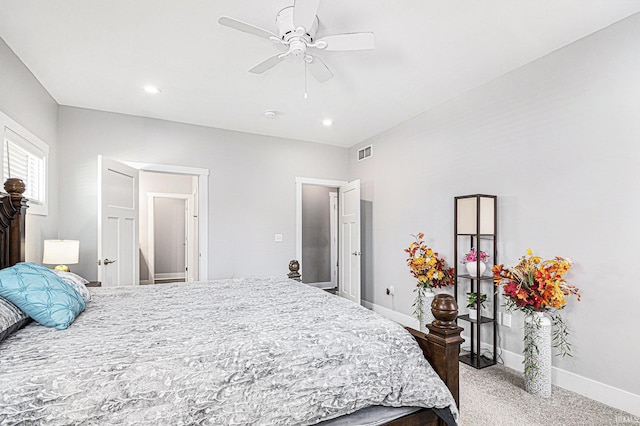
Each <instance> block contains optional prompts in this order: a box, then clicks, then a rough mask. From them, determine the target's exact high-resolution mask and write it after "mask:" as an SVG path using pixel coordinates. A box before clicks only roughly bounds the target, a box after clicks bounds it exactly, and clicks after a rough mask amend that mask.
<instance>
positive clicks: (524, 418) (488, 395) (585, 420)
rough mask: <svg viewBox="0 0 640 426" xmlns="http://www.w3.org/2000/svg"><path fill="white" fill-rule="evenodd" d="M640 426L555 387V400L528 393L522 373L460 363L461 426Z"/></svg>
mask: <svg viewBox="0 0 640 426" xmlns="http://www.w3.org/2000/svg"><path fill="white" fill-rule="evenodd" d="M501 425H505V426H529V425H531V426H546V425H553V426H574V425H575V426H587V425H594V426H595V425H598V426H602V425H616V426H617V425H628V426H640V417H636V416H633V415H631V414H629V413H626V412H624V411H621V410H618V409H615V408H613V407H610V406H608V405H605V404H602V403H600V402H597V401H594V400H592V399H589V398H586V397H584V396H582V395H578V394H577V393H574V392H571V391H568V390H566V389H562V388H559V387H557V386H554V387H553V393H552V395H551V398H540V397H536V396H533V395H530V394H528V393H527V392H525V390H524V382H523V378H522V375H521V373H518V372H517V371H515V370H512V369H510V368H506V367H504V366H502V365H495V366H492V367H487V368H484V369H482V370H476V369H475V368H473V367H470V366H468V365H466V364H462V363H460V426H501Z"/></svg>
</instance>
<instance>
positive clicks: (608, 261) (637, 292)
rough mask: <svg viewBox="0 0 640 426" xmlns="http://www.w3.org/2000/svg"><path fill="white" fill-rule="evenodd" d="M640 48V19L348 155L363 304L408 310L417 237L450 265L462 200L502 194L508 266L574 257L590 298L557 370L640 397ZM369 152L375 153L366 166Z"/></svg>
mask: <svg viewBox="0 0 640 426" xmlns="http://www.w3.org/2000/svg"><path fill="white" fill-rule="evenodd" d="M638 40H640V14H637V15H635V16H632V17H630V18H628V19H626V20H624V21H622V22H620V23H617V24H615V25H613V26H611V27H609V28H606V29H604V30H602V31H600V32H598V33H596V34H594V35H592V36H589V37H587V38H585V39H583V40H580V41H578V42H576V43H574V44H572V45H569V46H567V47H565V48H563V49H561V50H559V51H556V52H554V53H552V54H550V55H548V56H546V57H543V58H541V59H540V60H538V61H535V62H534V63H531V64H528V65H526V66H524V67H522V68H520V69H518V70H516V71H514V72H511V73H509V74H507V75H505V76H503V77H501V78H498V79H497V80H495V81H493V82H491V83H489V84H486V85H483V86H481V87H478V88H476V89H475V90H472V91H470V92H468V93H466V94H464V95H462V96H460V97H458V98H456V99H454V100H452V101H450V102H447V103H445V104H443V105H441V106H439V107H437V108H434V109H432V110H430V111H427V112H425V113H423V114H421V115H419V116H417V117H415V118H413V119H412V120H409V121H408V122H406V123H404V124H402V125H399V126H397V127H394V128H392V129H390V130H388V131H386V132H384V133H383V134H380V135H378V136H376V137H374V138H372V139H370V140H368V141H366V142H364V143H362V144H360V145H358V146H355V147H352V148H351V149H350V173H351V177H352V178H356V177H357V178H360V179H361V180H362V189H363V191H362V194H363V198H364V199H365V200H368V201H369V202H371V203H372V209H373V214H372V218H373V219H372V220H373V224H372V232H371V233H372V235H371V236H370V238H372V239H373V247H374V248H375V252H374V253H373V275H374V276H373V280H372V283H373V288H371V289H367V291H366V292H365V293H364V294H367V299H368V301H369V302H372V303H374V304H376V305H381V306H383V307H386V308H391V309H394V310H397V311H400V312H403V313H405V314H411V303H412V301H413V299H414V294H413V293H412V289H413V286H414V283H413V280H412V278H411V277H410V275H409V271H408V269H407V267H406V263H405V257H406V256H405V253H403V249H404V248H405V247H407V246H408V244H409V243H410V241H411V237H410V236H409V234H411V233H416V232H419V231H423V232H424V233H425V234H426V240H427V242H428V243H429V244H430V245H431V246H433V247H434V248H435V249H436V250H437V251H440V253H441V254H443V255H444V256H445V258H446V259H447V260H448V261H449V262H450V263H453V262H454V259H452V258H451V256H452V254H453V197H454V196H456V195H465V194H474V193H486V194H495V195H497V196H498V197H499V201H498V207H499V218H498V233H499V234H498V238H499V241H500V243H501V247H502V252H501V253H500V254H499V262H500V263H506V264H508V265H513V264H514V263H515V262H516V261H517V259H518V258H519V257H520V256H521V255H523V254H524V251H525V250H526V249H527V248H528V247H531V248H532V249H533V250H535V252H536V253H537V254H539V255H541V256H544V257H552V256H555V255H559V256H568V257H571V258H573V260H574V261H575V266H574V268H573V269H572V270H571V272H570V273H569V274H568V278H569V280H570V281H571V282H572V283H573V284H575V285H577V286H578V287H579V288H580V289H581V290H582V294H583V300H582V301H581V302H577V300H575V299H573V300H570V301H569V304H568V307H567V308H566V309H565V310H564V312H563V314H564V317H565V319H566V322H567V324H568V326H569V327H570V329H571V336H570V337H571V342H573V351H574V358H568V359H559V358H555V359H554V365H556V366H559V367H560V368H562V369H564V370H567V371H570V372H573V373H576V374H578V375H581V376H584V377H588V378H590V379H593V380H596V381H598V382H601V383H606V384H609V385H611V386H614V387H616V388H619V389H623V390H626V391H628V392H631V393H633V394H636V395H640V380H638V379H639V377H638V374H637V371H638V370H637V368H635V367H634V366H635V365H637V355H638V353H640V339H638V338H637V335H638V333H637V330H636V327H637V324H639V323H640V310H638V307H637V306H638V301H639V300H640V286H639V285H638V284H637V283H636V281H637V280H636V278H635V277H634V276H633V269H632V267H631V265H635V264H636V263H637V261H636V259H635V257H636V253H637V251H636V245H637V243H638V241H640V227H639V226H638V217H639V216H640V201H639V199H638V196H637V194H638V188H640V173H638V165H639V164H640V115H639V113H638V111H639V105H640V72H639V71H638V70H640V44H639V43H638ZM370 143H373V145H374V157H373V158H371V159H369V160H366V161H362V162H358V161H357V159H356V154H357V149H358V148H360V147H362V146H364V145H368V144H370ZM390 284H393V285H395V286H396V296H395V300H392V298H391V297H390V296H387V295H386V294H385V293H384V289H385V287H386V286H388V285H390ZM521 324H522V316H521V315H520V314H518V315H516V316H514V318H513V325H514V326H513V327H512V328H505V327H500V328H501V330H500V332H501V336H502V337H501V343H502V346H503V347H504V348H505V349H506V350H508V351H511V352H515V353H521V352H522V327H521ZM632 371H635V372H636V373H631V372H632Z"/></svg>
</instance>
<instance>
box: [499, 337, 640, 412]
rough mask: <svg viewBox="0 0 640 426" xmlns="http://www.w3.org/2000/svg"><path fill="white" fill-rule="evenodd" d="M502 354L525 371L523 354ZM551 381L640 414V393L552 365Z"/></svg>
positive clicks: (509, 365)
mask: <svg viewBox="0 0 640 426" xmlns="http://www.w3.org/2000/svg"><path fill="white" fill-rule="evenodd" d="M501 355H502V360H503V361H504V365H505V366H506V367H509V368H512V369H514V370H516V371H519V372H522V371H523V367H522V361H523V360H524V357H523V356H522V355H520V354H517V353H515V352H510V351H505V350H504V349H503V350H502V354H501ZM551 382H552V383H553V384H554V385H556V386H559V387H561V388H563V389H567V390H570V391H571V392H575V393H577V394H580V395H583V396H586V397H587V398H591V399H593V400H596V401H598V402H601V403H603V404H606V405H609V406H611V407H614V408H617V409H619V410H622V411H626V412H627V413H631V414H633V415H634V416H640V395H636V394H634V393H631V392H628V391H625V390H623V389H619V388H616V387H613V386H610V385H607V384H605V383H601V382H597V381H595V380H593V379H590V378H588V377H584V376H580V375H578V374H575V373H572V372H570V371H567V370H562V369H560V368H558V367H551Z"/></svg>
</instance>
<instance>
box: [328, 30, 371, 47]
mask: <svg viewBox="0 0 640 426" xmlns="http://www.w3.org/2000/svg"><path fill="white" fill-rule="evenodd" d="M324 43H326V47H321V46H322V45H324ZM316 44H317V45H318V48H320V49H324V50H368V49H374V48H375V37H374V35H373V33H349V34H336V35H330V36H325V37H322V38H321V39H319V40H317V41H316Z"/></svg>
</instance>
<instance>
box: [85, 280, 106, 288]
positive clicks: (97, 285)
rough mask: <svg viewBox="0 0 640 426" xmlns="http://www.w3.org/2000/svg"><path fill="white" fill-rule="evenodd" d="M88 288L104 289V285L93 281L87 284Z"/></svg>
mask: <svg viewBox="0 0 640 426" xmlns="http://www.w3.org/2000/svg"><path fill="white" fill-rule="evenodd" d="M85 286H87V287H102V283H101V282H100V281H91V282H88V283H86V284H85Z"/></svg>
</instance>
